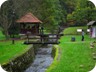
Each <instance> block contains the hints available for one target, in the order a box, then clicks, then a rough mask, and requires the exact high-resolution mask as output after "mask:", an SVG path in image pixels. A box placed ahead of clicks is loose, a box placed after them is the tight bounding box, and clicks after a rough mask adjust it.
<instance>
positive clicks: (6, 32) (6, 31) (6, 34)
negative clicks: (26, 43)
mask: <svg viewBox="0 0 96 72" xmlns="http://www.w3.org/2000/svg"><path fill="white" fill-rule="evenodd" d="M4 34H5V38H6V39H8V38H9V34H8V30H7V29H5V30H4Z"/></svg>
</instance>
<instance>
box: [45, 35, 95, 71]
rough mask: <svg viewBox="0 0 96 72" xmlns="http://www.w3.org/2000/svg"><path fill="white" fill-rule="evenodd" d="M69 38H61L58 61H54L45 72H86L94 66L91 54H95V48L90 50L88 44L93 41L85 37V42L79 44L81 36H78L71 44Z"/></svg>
mask: <svg viewBox="0 0 96 72" xmlns="http://www.w3.org/2000/svg"><path fill="white" fill-rule="evenodd" d="M71 37H72V35H70V36H63V37H61V39H60V42H61V43H60V44H59V47H60V49H61V56H60V60H54V62H53V64H52V65H51V66H50V67H49V69H48V70H47V72H88V71H90V70H91V69H92V68H93V67H94V66H95V62H96V60H93V58H92V57H93V55H92V53H94V52H95V53H96V47H95V48H94V49H90V42H92V41H94V39H91V38H90V37H89V36H87V35H86V36H85V41H84V42H81V36H79V35H78V36H75V37H76V42H71V41H70V40H71Z"/></svg>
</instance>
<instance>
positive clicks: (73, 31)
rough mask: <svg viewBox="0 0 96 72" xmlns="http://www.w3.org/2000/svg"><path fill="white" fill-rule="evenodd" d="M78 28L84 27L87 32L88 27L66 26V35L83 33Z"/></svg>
mask: <svg viewBox="0 0 96 72" xmlns="http://www.w3.org/2000/svg"><path fill="white" fill-rule="evenodd" d="M77 29H83V30H84V31H85V33H87V26H86V27H69V28H66V29H65V30H64V31H63V33H64V35H78V34H81V33H78V32H77Z"/></svg>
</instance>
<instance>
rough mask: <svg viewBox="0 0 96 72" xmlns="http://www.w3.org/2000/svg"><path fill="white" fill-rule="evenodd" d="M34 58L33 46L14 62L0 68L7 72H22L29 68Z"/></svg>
mask: <svg viewBox="0 0 96 72" xmlns="http://www.w3.org/2000/svg"><path fill="white" fill-rule="evenodd" d="M34 57H35V49H34V47H33V46H31V47H30V49H29V50H28V51H27V52H26V53H25V54H23V55H21V56H19V57H17V58H16V59H15V60H13V61H11V62H9V63H8V64H6V65H3V66H2V67H3V68H4V69H5V70H6V71H8V72H23V71H24V70H25V69H26V68H28V67H29V66H30V64H31V63H32V61H33V60H34Z"/></svg>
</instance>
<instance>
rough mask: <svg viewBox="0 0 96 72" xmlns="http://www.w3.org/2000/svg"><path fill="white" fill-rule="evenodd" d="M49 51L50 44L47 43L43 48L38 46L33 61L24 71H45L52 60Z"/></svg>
mask: <svg viewBox="0 0 96 72" xmlns="http://www.w3.org/2000/svg"><path fill="white" fill-rule="evenodd" d="M51 53H52V45H48V46H47V47H45V48H44V47H43V48H38V50H37V53H36V56H35V60H34V62H33V63H32V64H31V66H30V67H29V68H28V69H26V70H25V72H45V70H46V69H47V68H48V67H49V66H50V65H51V63H52V61H53V58H52V56H51Z"/></svg>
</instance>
